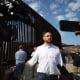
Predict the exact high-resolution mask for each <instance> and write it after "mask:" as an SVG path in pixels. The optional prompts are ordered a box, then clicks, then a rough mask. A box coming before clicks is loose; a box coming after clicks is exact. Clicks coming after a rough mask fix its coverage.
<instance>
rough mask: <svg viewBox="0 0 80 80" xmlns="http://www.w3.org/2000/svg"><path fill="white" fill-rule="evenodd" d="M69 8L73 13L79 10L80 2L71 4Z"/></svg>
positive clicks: (78, 0) (79, 0)
mask: <svg viewBox="0 0 80 80" xmlns="http://www.w3.org/2000/svg"><path fill="white" fill-rule="evenodd" d="M68 7H69V8H70V9H72V11H75V10H78V9H79V8H80V0H77V1H76V2H71V3H69V5H68Z"/></svg>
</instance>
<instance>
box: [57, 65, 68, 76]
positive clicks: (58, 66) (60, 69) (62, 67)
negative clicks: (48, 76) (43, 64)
mask: <svg viewBox="0 0 80 80" xmlns="http://www.w3.org/2000/svg"><path fill="white" fill-rule="evenodd" d="M57 68H58V69H59V71H60V73H61V74H62V75H65V76H66V75H69V72H68V71H67V69H66V68H65V67H64V66H60V64H58V65H57Z"/></svg>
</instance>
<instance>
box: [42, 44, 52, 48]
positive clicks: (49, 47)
mask: <svg viewBox="0 0 80 80" xmlns="http://www.w3.org/2000/svg"><path fill="white" fill-rule="evenodd" d="M43 47H48V46H47V45H45V44H43ZM50 47H53V44H51V45H50V46H49V47H48V48H50Z"/></svg>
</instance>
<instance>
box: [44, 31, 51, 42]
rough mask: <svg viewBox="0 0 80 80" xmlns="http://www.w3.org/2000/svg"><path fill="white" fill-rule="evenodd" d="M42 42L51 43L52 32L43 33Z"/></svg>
mask: <svg viewBox="0 0 80 80" xmlns="http://www.w3.org/2000/svg"><path fill="white" fill-rule="evenodd" d="M43 40H44V42H47V43H51V41H52V34H51V33H50V32H47V33H45V35H44V36H43Z"/></svg>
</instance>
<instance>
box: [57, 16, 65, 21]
mask: <svg viewBox="0 0 80 80" xmlns="http://www.w3.org/2000/svg"><path fill="white" fill-rule="evenodd" d="M56 19H57V20H64V16H63V15H59V16H57V17H56Z"/></svg>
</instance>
